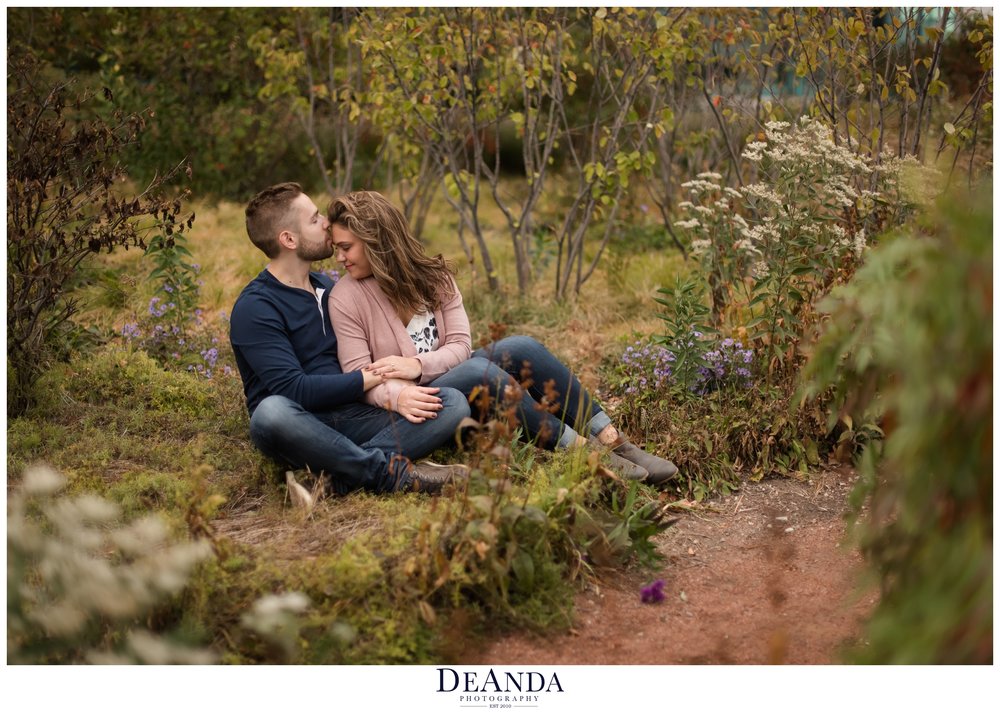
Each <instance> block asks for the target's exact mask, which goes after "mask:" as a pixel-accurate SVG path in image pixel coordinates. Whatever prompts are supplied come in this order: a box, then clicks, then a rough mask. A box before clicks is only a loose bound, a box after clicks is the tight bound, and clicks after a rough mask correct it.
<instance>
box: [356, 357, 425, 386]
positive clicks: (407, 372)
mask: <svg viewBox="0 0 1000 712" xmlns="http://www.w3.org/2000/svg"><path fill="white" fill-rule="evenodd" d="M365 368H366V369H370V370H371V372H372V373H374V374H376V375H379V376H383V377H384V378H402V379H404V380H406V381H415V380H417V379H418V378H420V373H421V372H422V371H423V366H422V365H421V364H420V360H419V359H415V358H407V357H406V356H386V357H385V358H380V359H379V360H378V361H374V362H372V363H370V364H368V366H366V367H365Z"/></svg>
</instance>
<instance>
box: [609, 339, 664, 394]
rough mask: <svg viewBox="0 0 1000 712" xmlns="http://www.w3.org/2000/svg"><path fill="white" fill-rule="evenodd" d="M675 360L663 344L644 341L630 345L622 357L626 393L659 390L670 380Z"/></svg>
mask: <svg viewBox="0 0 1000 712" xmlns="http://www.w3.org/2000/svg"><path fill="white" fill-rule="evenodd" d="M673 361H674V355H673V354H672V353H670V352H669V351H667V350H666V349H665V348H663V347H662V346H656V345H654V344H649V343H645V342H643V341H636V342H635V343H634V344H632V345H631V346H628V347H627V348H626V349H625V353H623V354H622V358H621V370H622V376H623V377H624V380H625V384H626V385H625V393H626V394H628V395H632V394H635V393H639V392H640V391H647V390H650V389H653V390H659V389H660V388H661V387H663V386H665V385H666V384H667V383H668V382H669V381H670V377H671V375H672V372H671V370H670V365H671V363H673Z"/></svg>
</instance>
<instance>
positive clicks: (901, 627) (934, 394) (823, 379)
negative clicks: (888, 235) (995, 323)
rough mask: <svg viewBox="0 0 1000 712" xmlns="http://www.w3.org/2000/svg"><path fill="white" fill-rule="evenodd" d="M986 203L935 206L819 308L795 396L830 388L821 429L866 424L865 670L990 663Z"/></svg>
mask: <svg viewBox="0 0 1000 712" xmlns="http://www.w3.org/2000/svg"><path fill="white" fill-rule="evenodd" d="M990 194H991V193H990V191H989V190H985V191H984V192H982V193H980V194H979V195H978V196H977V197H976V199H975V200H971V201H970V200H969V199H968V198H967V197H965V196H961V195H949V196H948V197H947V199H946V200H945V201H943V202H942V204H941V205H940V206H939V208H938V212H936V213H933V214H932V215H930V216H929V217H928V218H927V219H925V220H924V221H923V225H922V227H921V234H912V232H911V231H909V230H904V231H902V233H901V234H900V235H899V236H897V237H896V238H895V239H894V240H892V241H890V242H887V243H886V244H884V245H882V246H881V247H879V248H878V249H876V250H875V251H873V252H872V254H871V255H870V257H869V259H868V261H867V263H866V264H865V266H864V267H862V268H861V269H860V270H859V271H858V273H857V274H856V275H855V278H854V279H853V280H852V281H851V282H850V283H849V284H847V285H845V286H843V287H840V288H838V289H837V290H835V291H834V293H833V294H832V295H831V297H830V299H829V301H828V302H827V303H826V305H825V308H826V310H827V311H828V312H829V313H830V320H829V321H828V322H826V324H825V328H824V330H823V335H822V337H821V339H820V341H819V343H818V345H817V348H816V351H815V354H814V355H813V358H812V359H811V361H810V363H809V366H808V368H807V370H806V372H805V385H804V390H803V393H804V395H806V396H812V397H814V396H816V395H817V394H819V393H821V392H823V391H824V390H825V389H828V388H830V389H832V390H833V395H834V405H835V407H834V409H833V410H832V411H831V413H830V420H831V424H832V422H833V421H835V420H837V419H838V418H843V417H844V416H845V415H846V416H849V417H853V419H854V420H858V421H861V420H866V419H877V420H878V422H879V423H881V427H882V430H883V431H884V432H885V442H884V446H883V447H882V448H880V449H877V448H872V447H869V448H867V449H866V450H865V454H864V457H863V458H862V469H863V472H864V475H865V476H864V478H863V479H862V482H861V483H860V485H859V488H858V490H857V492H856V493H855V499H856V501H857V502H858V503H859V504H861V503H864V504H866V505H867V510H861V509H860V508H859V509H858V510H857V511H856V512H855V517H856V519H857V522H858V532H859V536H860V541H861V546H862V549H863V550H864V552H865V554H866V555H867V557H868V559H869V561H870V562H871V564H872V566H873V568H874V573H875V575H877V577H878V578H879V580H880V582H881V585H882V598H881V600H880V603H879V605H878V608H877V609H876V611H875V613H874V615H873V617H872V620H871V624H870V626H869V630H868V645H867V646H866V647H865V648H864V649H863V650H859V651H857V653H856V654H857V658H858V659H859V660H862V661H867V662H894V663H921V664H928V663H982V662H989V661H990V660H992V637H993V618H992V579H993V569H992V559H993V545H992V533H993V475H992V465H993V461H992V403H993V400H992V373H993V371H992V360H993V331H992V317H993V314H992V308H993V307H992V283H993V268H992V257H993V254H992V253H993V249H992V247H993V243H992V233H993V219H992V208H991V203H990Z"/></svg>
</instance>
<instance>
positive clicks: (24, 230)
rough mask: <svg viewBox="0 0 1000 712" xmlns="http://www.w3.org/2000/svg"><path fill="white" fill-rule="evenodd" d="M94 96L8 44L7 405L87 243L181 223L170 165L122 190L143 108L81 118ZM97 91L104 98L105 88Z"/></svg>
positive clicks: (42, 343)
mask: <svg viewBox="0 0 1000 712" xmlns="http://www.w3.org/2000/svg"><path fill="white" fill-rule="evenodd" d="M100 101H101V100H99V99H97V98H96V97H95V96H94V95H92V94H91V93H89V92H86V91H84V92H82V93H75V92H74V90H73V89H72V87H71V83H56V84H52V83H50V80H49V79H48V78H47V77H46V76H45V74H44V73H43V72H42V68H41V67H40V64H39V62H38V61H37V60H36V59H35V58H34V56H33V55H32V54H31V53H30V52H26V51H23V49H21V48H20V47H18V46H15V47H14V48H12V54H11V57H10V71H9V73H8V100H7V126H8V134H7V155H8V161H7V201H8V210H7V335H8V339H9V347H10V348H9V351H8V356H9V365H10V368H11V369H12V370H13V376H14V377H13V379H12V382H11V384H10V386H11V388H10V390H9V391H8V408H9V409H10V410H11V412H13V413H19V412H23V411H24V409H25V408H26V407H27V406H28V405H29V402H30V389H31V385H32V383H33V381H34V380H35V378H36V377H37V375H38V373H39V371H40V369H41V367H42V366H43V364H44V363H45V361H46V355H47V347H48V346H49V344H48V343H47V342H49V341H50V340H51V339H52V338H53V337H55V336H57V335H59V334H60V331H61V329H62V327H63V325H64V324H66V323H67V322H68V321H69V319H70V317H71V316H72V315H73V313H74V311H75V309H76V303H75V301H74V300H73V298H72V295H71V293H70V292H69V291H68V290H67V288H68V286H69V285H70V284H71V283H72V280H73V278H74V276H75V275H76V272H77V269H78V267H79V265H80V263H81V262H83V260H85V259H86V258H87V257H88V256H89V255H90V254H91V253H95V252H100V251H101V250H107V251H109V252H110V251H111V250H113V249H114V248H115V247H125V248H126V249H127V248H128V247H133V246H138V247H140V248H142V247H144V246H145V243H144V238H145V236H146V235H148V234H149V233H155V232H158V231H162V232H163V234H164V235H165V236H166V237H165V238H164V239H166V240H170V239H171V236H173V235H176V234H178V233H182V232H183V231H184V230H185V229H187V228H190V226H191V223H192V221H193V219H194V218H193V216H191V217H189V218H188V219H187V220H184V219H183V218H182V217H181V215H180V213H181V204H180V201H179V200H177V199H174V198H172V197H171V196H170V195H169V194H168V193H167V190H166V188H167V185H168V183H169V181H170V180H171V179H172V178H173V177H174V176H175V175H176V173H177V170H178V168H179V167H178V168H174V169H173V170H171V171H168V172H167V173H166V174H165V175H163V176H158V177H156V178H155V179H154V180H153V181H152V182H151V183H150V184H149V185H148V186H147V187H146V188H145V189H144V190H143V191H141V192H140V193H139V194H137V195H130V194H129V193H128V192H123V191H121V190H120V188H119V185H118V184H120V183H121V182H122V181H123V180H124V179H125V178H126V176H127V172H126V170H125V168H124V166H123V165H122V164H121V160H122V157H123V155H124V152H125V151H126V149H127V148H128V147H130V146H132V145H134V144H135V142H136V141H137V140H138V137H139V134H140V132H141V130H142V128H143V123H144V118H143V116H141V115H139V114H129V113H126V112H124V111H122V110H121V109H117V108H112V109H111V110H110V115H109V118H107V119H103V118H89V117H88V116H87V110H88V109H91V108H92V107H93V106H94V105H95V104H99V103H100ZM104 101H105V102H108V103H110V102H111V92H109V91H107V90H105V92H104Z"/></svg>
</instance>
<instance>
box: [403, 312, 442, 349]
mask: <svg viewBox="0 0 1000 712" xmlns="http://www.w3.org/2000/svg"><path fill="white" fill-rule="evenodd" d="M406 333H407V334H409V335H410V338H411V339H413V345H414V346H416V347H417V353H418V354H425V353H427V352H428V351H433V350H434V349H436V348H437V347H438V328H437V321H436V320H435V319H434V315H433V314H432V313H430V312H421V313H420V314H414V315H413V318H412V319H410V323H409V324H407V325H406Z"/></svg>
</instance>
